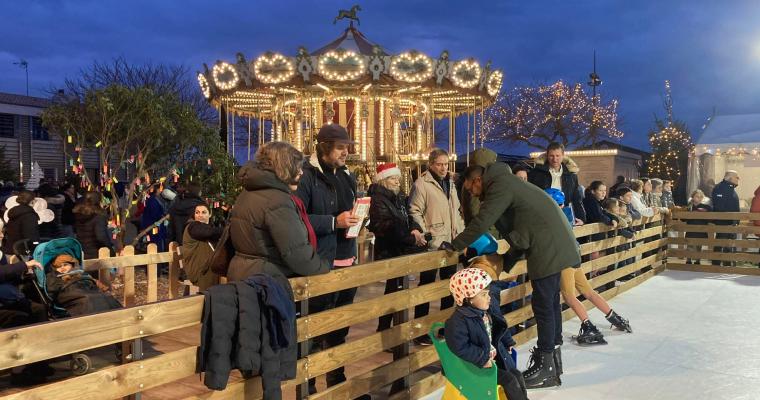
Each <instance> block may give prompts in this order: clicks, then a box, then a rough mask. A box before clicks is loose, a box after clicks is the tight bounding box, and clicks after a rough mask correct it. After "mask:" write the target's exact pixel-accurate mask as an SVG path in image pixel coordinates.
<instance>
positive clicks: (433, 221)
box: [409, 171, 464, 250]
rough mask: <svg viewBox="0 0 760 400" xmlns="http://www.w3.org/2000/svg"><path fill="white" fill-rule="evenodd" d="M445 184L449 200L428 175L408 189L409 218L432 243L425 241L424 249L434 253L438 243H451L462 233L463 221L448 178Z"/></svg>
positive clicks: (439, 185) (435, 181) (426, 172)
mask: <svg viewBox="0 0 760 400" xmlns="http://www.w3.org/2000/svg"><path fill="white" fill-rule="evenodd" d="M444 180H448V184H449V190H450V192H449V196H448V197H447V196H446V193H445V192H444V190H443V187H441V183H439V182H438V181H437V180H436V178H435V177H433V174H432V173H431V172H430V171H425V172H424V173H423V174H422V175H420V177H419V178H417V180H416V181H414V186H413V187H412V193H411V195H410V198H409V214H411V216H412V218H413V219H414V222H416V223H417V225H419V226H421V227H422V228H423V229H424V230H425V233H427V232H430V234H432V235H433V239H432V240H430V241H428V248H430V249H432V250H436V249H438V247H439V246H440V245H441V243H442V242H451V240H452V239H453V238H455V237H456V236H457V235H458V234H459V233H461V232H462V231H464V219H462V215H461V213H460V210H461V207H460V205H459V196H458V195H457V189H456V185H454V180H453V179H452V178H451V174H449V175H448V176H447V177H445V178H444Z"/></svg>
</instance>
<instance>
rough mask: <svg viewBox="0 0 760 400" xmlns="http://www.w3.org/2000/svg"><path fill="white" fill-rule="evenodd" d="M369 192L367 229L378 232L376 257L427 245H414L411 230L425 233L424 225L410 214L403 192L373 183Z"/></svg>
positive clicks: (397, 253) (406, 251)
mask: <svg viewBox="0 0 760 400" xmlns="http://www.w3.org/2000/svg"><path fill="white" fill-rule="evenodd" d="M367 194H369V195H370V196H371V198H372V201H371V202H370V206H369V225H368V226H367V229H369V231H370V232H372V233H374V234H375V259H376V260H383V259H386V258H392V257H398V256H401V255H404V254H412V253H416V252H420V251H424V250H425V247H417V246H415V239H414V235H412V231H413V230H415V229H416V230H418V231H420V232H422V228H420V226H419V225H417V223H416V222H414V220H413V219H412V217H411V216H409V213H408V212H407V210H406V196H404V194H403V193H399V194H398V195H397V194H394V193H393V192H391V191H390V190H388V189H386V188H384V187H382V186H380V185H379V184H373V185H371V186H370V187H369V190H368V191H367Z"/></svg>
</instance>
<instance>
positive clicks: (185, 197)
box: [168, 182, 204, 245]
mask: <svg viewBox="0 0 760 400" xmlns="http://www.w3.org/2000/svg"><path fill="white" fill-rule="evenodd" d="M199 204H204V201H203V199H201V187H200V185H198V184H197V183H195V182H190V183H188V184H187V186H185V189H184V191H182V192H181V194H180V195H179V197H178V198H177V199H176V200H175V201H174V202H173V203H172V205H171V207H170V208H169V228H170V229H169V232H168V235H169V237H168V240H169V242H177V243H178V244H180V245H181V244H182V238H183V235H184V232H185V225H187V220H188V219H190V217H192V216H193V213H194V212H195V206H197V205H199Z"/></svg>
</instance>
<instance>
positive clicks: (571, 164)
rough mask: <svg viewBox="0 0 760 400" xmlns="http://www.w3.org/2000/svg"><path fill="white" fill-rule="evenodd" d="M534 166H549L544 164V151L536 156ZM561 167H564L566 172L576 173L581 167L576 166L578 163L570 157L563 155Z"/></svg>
mask: <svg viewBox="0 0 760 400" xmlns="http://www.w3.org/2000/svg"><path fill="white" fill-rule="evenodd" d="M535 162H536V166H539V165H544V166H546V168H547V169H548V168H549V166H548V165H546V153H542V154H541V155H540V156H538V157H537V158H536V159H535ZM562 168H563V169H566V170H567V171H568V172H570V173H573V174H577V173H578V172H579V171H580V170H581V169H580V168H579V167H578V164H577V163H576V162H575V161H573V159H572V158H570V157H567V156H565V159H564V160H562Z"/></svg>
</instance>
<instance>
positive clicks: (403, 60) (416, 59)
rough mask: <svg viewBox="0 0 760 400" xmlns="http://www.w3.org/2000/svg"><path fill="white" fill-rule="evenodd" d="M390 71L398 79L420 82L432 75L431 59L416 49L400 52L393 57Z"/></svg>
mask: <svg viewBox="0 0 760 400" xmlns="http://www.w3.org/2000/svg"><path fill="white" fill-rule="evenodd" d="M412 71H414V72H412ZM390 72H391V76H393V78H394V79H396V80H399V81H404V82H422V81H425V80H427V79H429V78H431V77H432V76H433V61H432V60H431V59H430V57H428V56H426V55H425V54H422V53H419V52H416V51H411V52H406V53H401V54H399V55H397V56H395V57H393V60H392V61H391V68H390Z"/></svg>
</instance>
